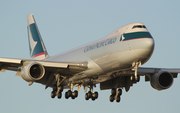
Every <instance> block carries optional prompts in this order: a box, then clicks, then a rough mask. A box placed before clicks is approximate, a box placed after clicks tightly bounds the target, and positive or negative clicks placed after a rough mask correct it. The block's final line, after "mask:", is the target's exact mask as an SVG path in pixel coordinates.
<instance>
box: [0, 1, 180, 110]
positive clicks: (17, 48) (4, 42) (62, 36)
mask: <svg viewBox="0 0 180 113" xmlns="http://www.w3.org/2000/svg"><path fill="white" fill-rule="evenodd" d="M179 6H180V1H178V0H173V1H170V0H158V1H157V0H51V1H50V0H43V1H42V0H1V1H0V57H9V58H23V59H29V58H30V56H29V45H28V39H27V22H26V16H27V15H29V14H31V13H33V14H34V16H35V19H36V22H37V25H38V27H39V30H40V33H41V36H42V38H43V40H44V43H45V46H46V48H47V50H48V53H49V55H50V56H53V55H56V54H58V53H61V52H64V51H67V50H69V49H72V48H74V47H77V46H81V45H83V44H86V43H88V42H92V41H95V40H97V39H100V38H103V37H105V36H106V35H108V34H109V33H111V32H112V31H114V30H115V29H117V28H119V27H121V26H123V25H126V24H129V23H133V22H142V23H144V24H145V25H146V27H147V28H148V30H149V31H150V33H151V35H152V36H153V38H154V40H155V50H154V53H153V55H152V58H151V59H150V60H149V61H148V62H147V63H146V64H144V65H143V67H161V68H180V36H179V31H180V27H179V26H180V7H179ZM15 74H16V73H15V72H10V71H6V72H5V73H0V112H1V113H3V112H5V113H10V112H16V113H40V112H43V113H49V112H51V113H52V112H54V113H55V112H58V113H65V112H66V113H70V112H75V113H77V112H78V113H92V112H94V113H99V112H104V113H109V112H114V113H117V112H119V113H123V112H124V113H132V112H138V113H152V112H154V113H158V112H159V113H179V111H180V107H179V106H180V77H179V78H177V79H174V84H173V86H172V87H171V88H169V89H167V90H163V91H157V90H155V89H153V88H152V87H151V85H150V83H149V82H145V80H144V77H141V80H140V82H139V83H138V84H135V85H133V87H131V89H130V91H129V92H127V93H126V92H125V90H124V89H123V94H122V96H121V102H120V103H116V102H113V103H110V102H109V96H110V90H105V91H100V89H99V85H97V88H95V89H94V91H98V92H99V98H98V99H97V100H96V101H91V100H90V101H86V100H85V99H84V95H85V93H84V91H83V90H82V89H81V91H80V93H79V96H78V98H76V99H75V100H72V99H68V100H66V99H65V98H64V93H65V91H66V90H64V92H63V97H62V99H61V100H59V99H57V98H55V99H51V97H50V93H51V91H52V89H51V88H48V89H47V90H45V86H43V85H41V84H36V83H34V84H33V85H32V86H28V83H27V82H25V81H24V80H21V79H20V78H19V77H17V76H15Z"/></svg>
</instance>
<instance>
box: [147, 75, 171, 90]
mask: <svg viewBox="0 0 180 113" xmlns="http://www.w3.org/2000/svg"><path fill="white" fill-rule="evenodd" d="M173 80H174V79H173V76H172V74H171V73H169V72H165V71H160V72H158V73H155V74H154V75H153V76H152V77H151V81H150V82H151V86H152V87H153V88H154V89H157V90H164V89H168V88H170V87H171V86H172V84H173Z"/></svg>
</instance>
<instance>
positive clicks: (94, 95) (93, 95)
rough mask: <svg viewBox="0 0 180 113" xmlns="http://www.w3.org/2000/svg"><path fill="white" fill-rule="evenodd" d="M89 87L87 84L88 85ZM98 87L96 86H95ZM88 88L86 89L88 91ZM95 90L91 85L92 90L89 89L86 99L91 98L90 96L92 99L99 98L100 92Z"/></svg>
mask: <svg viewBox="0 0 180 113" xmlns="http://www.w3.org/2000/svg"><path fill="white" fill-rule="evenodd" d="M86 87H87V86H86ZM95 87H96V86H95ZM86 91H87V90H85V92H86ZM92 92H93V85H90V91H88V92H87V93H86V94H85V100H89V99H90V98H91V99H92V101H95V100H96V99H97V98H98V92H94V93H92Z"/></svg>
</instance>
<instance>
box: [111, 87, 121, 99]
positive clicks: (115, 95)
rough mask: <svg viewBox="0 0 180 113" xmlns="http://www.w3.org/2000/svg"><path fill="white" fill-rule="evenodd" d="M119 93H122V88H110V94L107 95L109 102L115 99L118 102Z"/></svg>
mask: <svg viewBox="0 0 180 113" xmlns="http://www.w3.org/2000/svg"><path fill="white" fill-rule="evenodd" d="M121 95H122V89H118V90H117V91H116V89H115V88H112V89H111V95H110V97H109V100H110V102H113V101H114V100H116V102H120V100H121Z"/></svg>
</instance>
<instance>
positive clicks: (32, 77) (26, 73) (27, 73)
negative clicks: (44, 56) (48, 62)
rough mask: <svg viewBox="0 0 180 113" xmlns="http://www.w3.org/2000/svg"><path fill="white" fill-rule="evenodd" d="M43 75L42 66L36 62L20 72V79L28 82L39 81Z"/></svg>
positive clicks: (24, 67)
mask: <svg viewBox="0 0 180 113" xmlns="http://www.w3.org/2000/svg"><path fill="white" fill-rule="evenodd" d="M44 75H45V69H44V66H43V65H42V64H40V63H37V62H32V63H29V64H27V65H26V66H23V67H22V70H21V77H22V78H23V79H24V80H26V81H28V82H30V81H37V80H40V79H41V78H42V77H43V76H44Z"/></svg>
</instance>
